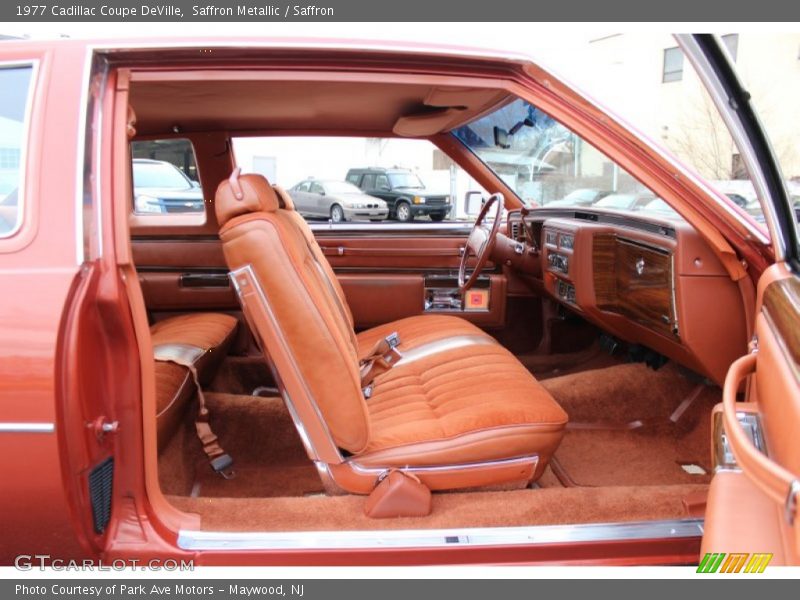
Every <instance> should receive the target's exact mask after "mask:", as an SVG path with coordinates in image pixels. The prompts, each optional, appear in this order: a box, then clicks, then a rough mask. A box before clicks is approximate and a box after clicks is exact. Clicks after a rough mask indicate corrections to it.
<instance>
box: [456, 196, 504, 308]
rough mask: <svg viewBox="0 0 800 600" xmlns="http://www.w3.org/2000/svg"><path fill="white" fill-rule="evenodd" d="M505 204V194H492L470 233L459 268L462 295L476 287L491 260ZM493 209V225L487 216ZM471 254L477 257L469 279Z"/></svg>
mask: <svg viewBox="0 0 800 600" xmlns="http://www.w3.org/2000/svg"><path fill="white" fill-rule="evenodd" d="M504 204H505V199H504V198H503V194H501V193H499V192H498V193H496V194H492V195H491V196H490V197H489V199H488V200H487V201H486V203H485V204H484V205H483V207H482V208H481V212H480V213H479V214H478V218H477V219H475V224H474V225H473V226H472V231H470V233H469V237H468V238H467V243H466V245H465V247H464V253H463V254H462V255H461V264H460V265H459V267H458V289H459V292H461V294H464V293H465V292H466V291H467V290H468V289H470V288H471V287H472V286H473V285H474V283H475V282H476V281H477V279H478V276H479V275H480V274H481V271H482V270H483V267H484V266H486V262H487V261H488V260H489V256H490V255H491V253H492V250H493V249H494V244H495V240H496V239H497V233H498V231H499V230H500V217H501V216H502V214H503V207H504ZM492 207H494V213H493V216H494V218H493V219H492V222H491V224H487V223H486V216H487V215H488V214H489V211H490V210H491V208H492ZM471 253H472V254H473V255H474V256H475V268H474V269H473V270H472V272H471V273H470V274H469V277H467V263H468V262H469V259H470V254H471Z"/></svg>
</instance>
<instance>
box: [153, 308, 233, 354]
mask: <svg viewBox="0 0 800 600" xmlns="http://www.w3.org/2000/svg"><path fill="white" fill-rule="evenodd" d="M235 328H236V317H232V316H231V315H225V314H220V313H191V314H186V315H179V316H177V317H170V318H168V319H164V320H163V321H159V322H158V323H156V324H155V325H153V326H152V327H151V328H150V335H151V336H152V339H153V347H155V346H160V345H162V344H188V345H190V346H196V347H198V348H202V349H203V350H210V349H212V348H216V347H217V346H219V345H220V344H221V343H222V342H223V341H224V340H225V339H226V338H227V337H228V336H230V335H231V333H233V330H234V329H235Z"/></svg>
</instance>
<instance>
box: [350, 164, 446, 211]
mask: <svg viewBox="0 0 800 600" xmlns="http://www.w3.org/2000/svg"><path fill="white" fill-rule="evenodd" d="M347 181H349V182H350V183H352V184H353V185H356V186H358V187H360V188H361V189H362V190H364V191H365V192H366V193H367V194H369V195H370V196H376V197H378V198H381V199H382V200H385V201H386V204H387V205H388V206H389V218H390V219H397V220H398V221H401V222H403V223H408V222H409V221H413V220H414V217H418V216H422V215H428V216H429V217H430V218H431V221H444V220H445V219H446V218H447V217H448V216H449V215H450V209H451V207H452V204H451V203H450V196H448V195H446V194H431V193H429V192H428V190H426V189H425V184H424V183H422V180H421V179H420V178H419V177H417V175H416V174H415V173H412V172H411V171H409V170H408V169H384V168H381V167H372V168H368V169H350V170H349V171H348V172H347Z"/></svg>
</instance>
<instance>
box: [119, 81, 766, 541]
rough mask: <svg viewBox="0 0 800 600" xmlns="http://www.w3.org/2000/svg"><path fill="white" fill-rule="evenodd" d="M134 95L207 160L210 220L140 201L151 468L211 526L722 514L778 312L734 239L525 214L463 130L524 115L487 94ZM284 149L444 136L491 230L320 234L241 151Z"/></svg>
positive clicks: (402, 90)
mask: <svg viewBox="0 0 800 600" xmlns="http://www.w3.org/2000/svg"><path fill="white" fill-rule="evenodd" d="M129 85H130V88H129V95H128V98H127V102H128V106H129V117H128V123H127V126H128V132H127V135H128V138H129V140H130V141H131V142H136V141H142V140H153V139H161V140H169V139H172V138H181V139H187V140H189V141H190V142H191V144H192V147H193V150H194V156H195V159H196V162H197V174H198V176H199V180H200V183H201V184H202V191H203V196H204V198H205V203H204V205H205V214H204V215H201V216H200V217H197V216H195V215H187V214H174V215H173V214H170V215H140V214H135V213H134V212H133V211H132V207H133V199H132V198H131V199H129V207H130V208H129V213H130V217H129V220H128V223H129V229H130V240H131V251H132V256H133V260H134V263H135V267H136V273H137V276H138V285H139V289H140V293H141V298H142V300H143V303H144V307H145V308H146V312H147V321H148V323H149V326H150V339H149V340H142V339H140V340H139V341H140V350H141V352H142V353H143V354H147V353H150V354H151V355H150V356H149V359H148V360H150V361H152V362H153V364H154V369H155V385H154V389H153V390H151V391H150V392H149V395H150V396H152V400H147V397H148V391H147V390H145V401H144V404H143V410H144V421H145V443H146V444H147V443H149V444H151V445H152V447H153V452H152V456H154V457H155V461H154V464H153V465H151V467H150V468H152V469H153V471H154V472H155V473H157V481H158V488H159V489H158V491H159V492H160V493H161V494H163V495H164V498H165V499H166V500H167V502H168V503H169V504H170V505H172V507H174V508H175V509H177V511H180V512H181V513H185V514H187V515H192V518H193V519H195V521H193V522H194V528H196V529H200V530H205V531H227V532H234V531H243V532H246V531H336V530H376V529H381V530H383V529H387V530H388V529H442V528H465V527H511V526H530V525H554V524H583V523H623V522H639V521H664V520H680V519H693V518H699V517H702V515H703V512H704V510H705V506H706V501H707V495H708V489H709V482H710V481H711V478H712V475H713V473H714V470H715V467H716V466H718V465H717V464H716V458H715V453H714V448H713V447H712V439H713V438H712V427H713V421H714V419H715V418H719V417H718V416H716V417H715V415H716V414H717V413H716V412H715V408H714V407H715V406H716V405H718V404H719V403H720V401H721V399H722V393H721V385H722V384H723V382H724V379H725V376H726V373H727V371H728V369H729V367H730V365H731V364H732V363H733V361H734V360H735V359H737V358H738V357H740V356H742V355H744V354H746V353H747V342H748V320H749V318H750V317H749V314H751V312H752V309H753V308H752V307H753V302H754V293H755V291H754V288H753V286H752V283H751V284H750V285H749V286H748V285H747V284H746V283H745V282H744V281H742V278H741V277H739V278H738V279H737V278H734V277H732V276H731V273H732V271H735V270H736V268H737V267H738V268H741V262H740V261H738V260H733V261H731V260H730V256H729V255H727V254H726V252H725V251H724V248H725V244H724V243H722V242H721V241H720V238H721V235H720V233H719V232H718V231H710V230H709V229H708V227H707V225H704V226H702V227H696V226H695V225H693V224H692V223H691V222H690V220H689V219H690V218H692V217H696V215H695V214H685V215H684V216H685V217H687V218H686V219H684V218H680V217H677V215H665V214H663V213H657V212H653V213H648V212H646V211H638V212H633V211H630V212H624V211H618V210H613V209H604V208H594V207H592V206H586V205H583V206H578V207H573V206H557V207H555V208H549V209H548V208H547V207H546V206H545V207H541V208H536V207H530V206H526V205H523V203H522V202H521V201H520V200H519V198H518V197H517V195H516V194H515V191H514V189H512V187H511V186H509V184H508V183H507V181H506V180H505V179H504V178H502V177H500V176H499V175H498V174H497V173H496V172H495V171H493V170H492V169H491V168H490V167H489V166H487V162H485V161H483V160H481V158H480V153H477V152H473V151H471V150H470V148H469V147H467V146H466V145H465V144H464V143H462V141H459V140H460V139H463V136H460V137H457V136H455V135H454V134H453V132H454V131H457V130H460V131H463V128H464V127H466V126H469V125H470V124H479V123H480V122H481V119H483V118H485V117H486V116H487V115H489V114H491V113H492V112H493V111H498V110H501V109H502V108H503V107H507V106H509V105H510V104H512V103H514V102H516V101H518V99H519V95H518V93H519V90H517V93H514V92H512V91H510V90H509V89H507V88H503V87H500V86H498V85H497V84H496V83H494V82H491V81H489V82H487V81H479V80H476V81H472V82H471V83H468V82H466V81H464V80H462V79H461V78H458V77H454V76H446V77H445V76H434V75H430V74H428V75H419V76H417V77H410V76H408V77H406V76H396V77H387V76H383V75H375V74H370V73H364V72H361V73H358V72H353V73H351V74H350V75H348V76H347V77H339V76H337V77H328V76H324V75H321V74H319V73H301V72H299V75H297V74H295V75H292V74H291V73H289V74H287V73H276V72H274V71H264V72H258V71H248V70H226V69H219V70H216V71H207V72H199V71H198V72H197V73H195V74H194V75H193V74H192V72H191V71H186V72H178V71H176V72H166V73H162V72H159V71H148V70H146V69H145V70H142V71H140V72H139V71H136V70H134V71H133V72H132V73H131V78H130V84H129ZM541 100H542V104H545V105H546V102H545V100H546V99H545V98H542V99H541ZM554 117H555V115H554ZM567 125H568V123H567ZM460 128H461V129H460ZM474 129H475V130H476V131H477V126H476V127H475V128H474ZM276 135H282V136H296V137H297V138H298V139H302V138H303V137H304V136H311V135H315V136H325V135H330V136H364V137H384V138H393V137H401V138H410V139H426V140H430V141H431V142H432V143H433V144H435V145H436V147H437V148H439V149H440V150H441V151H443V152H444V153H445V154H446V155H447V156H448V158H449V159H450V160H452V161H454V162H455V163H457V164H458V165H459V166H460V167H461V168H463V169H464V170H466V171H468V172H469V173H470V175H471V176H472V177H473V178H474V179H475V180H477V181H478V182H480V184H481V186H483V187H484V188H485V189H486V190H487V191H488V192H489V193H490V195H489V196H488V198H485V202H484V203H483V204H482V208H481V210H480V213H479V214H478V216H477V218H474V217H473V219H472V220H470V221H459V222H452V223H451V222H445V223H441V224H438V223H437V224H430V225H429V226H425V227H415V226H414V225H413V224H410V225H404V226H398V225H397V224H391V223H385V224H368V225H364V226H361V227H357V226H352V225H351V224H348V223H344V224H341V225H337V226H336V227H333V226H331V225H329V224H326V223H318V224H311V225H309V223H307V222H306V220H304V219H303V218H302V217H301V216H300V215H299V214H298V213H297V211H295V210H294V206H293V202H292V199H291V197H290V196H289V194H287V193H286V192H285V191H284V190H283V189H282V188H281V187H279V186H276V185H274V182H270V181H268V180H267V178H266V177H264V176H263V175H260V174H257V173H245V172H242V171H241V170H240V169H239V168H238V165H237V161H236V157H235V156H234V154H233V152H232V144H231V140H232V138H233V137H236V136H241V137H247V136H264V137H268V136H276ZM500 141H501V142H502V140H500ZM592 141H593V143H594V144H595V145H598V146H601V144H602V136H600V137H597V136H596V137H595V138H594V139H593V140H592ZM354 166H358V165H354ZM624 166H625V169H626V170H627V172H628V173H630V175H631V180H639V181H642V182H644V179H645V177H646V172H645V170H644V169H643V168H642V169H639V170H637V166H636V165H635V164H624ZM646 185H647V186H648V187H651V186H652V182H651V181H647V182H646ZM652 187H654V189H653V192H654V196H658V197H660V198H663V199H664V200H666V201H667V203H669V204H670V205H672V206H673V207H678V206H680V199H679V198H678V199H676V198H674V197H672V196H671V195H670V191H669V189H666V187H665V188H664V189H656V188H657V187H658V186H652ZM456 201H457V202H462V201H463V199H461V198H459V199H457V200H456ZM692 220H695V219H692ZM701 222H702V221H701ZM723 241H724V240H723ZM721 249H722V250H721ZM745 279H746V278H745ZM143 360H144V358H143ZM148 432H149V435H148ZM148 440H149V441H148ZM151 492H152V493H155V490H151ZM431 492H432V494H431ZM376 517H389V518H376Z"/></svg>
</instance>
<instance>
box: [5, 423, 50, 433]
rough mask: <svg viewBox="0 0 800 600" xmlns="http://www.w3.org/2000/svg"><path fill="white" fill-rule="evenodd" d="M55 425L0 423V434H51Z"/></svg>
mask: <svg viewBox="0 0 800 600" xmlns="http://www.w3.org/2000/svg"><path fill="white" fill-rule="evenodd" d="M55 430H56V426H55V423H0V433H53V432H54V431H55Z"/></svg>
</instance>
